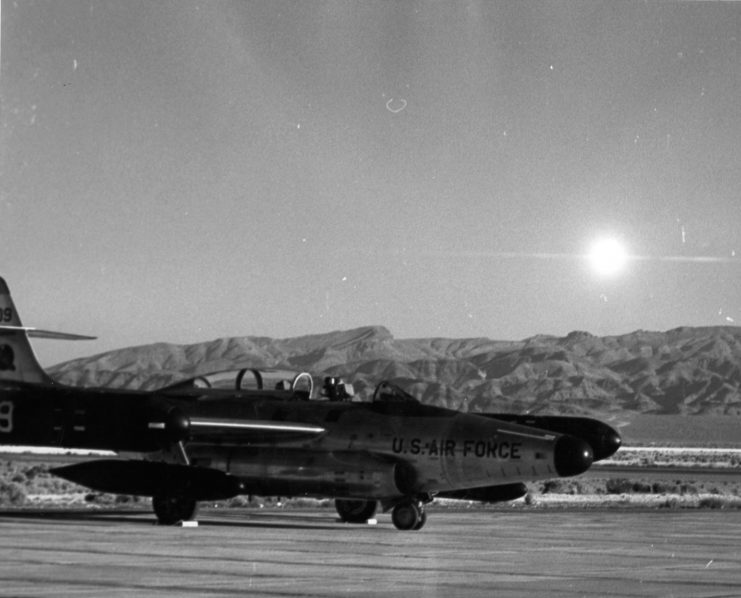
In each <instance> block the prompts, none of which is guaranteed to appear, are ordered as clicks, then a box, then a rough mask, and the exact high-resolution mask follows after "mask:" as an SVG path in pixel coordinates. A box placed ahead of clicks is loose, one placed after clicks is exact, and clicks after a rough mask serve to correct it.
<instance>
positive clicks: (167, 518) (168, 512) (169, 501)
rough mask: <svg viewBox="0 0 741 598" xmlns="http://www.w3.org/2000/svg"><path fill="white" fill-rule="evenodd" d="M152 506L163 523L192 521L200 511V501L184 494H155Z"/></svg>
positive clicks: (172, 523)
mask: <svg viewBox="0 0 741 598" xmlns="http://www.w3.org/2000/svg"><path fill="white" fill-rule="evenodd" d="M152 508H153V509H154V514H155V515H156V516H157V521H158V522H159V523H160V524H161V525H175V524H176V523H180V522H181V521H192V520H193V519H195V517H196V513H197V512H198V502H197V501H195V500H194V499H192V498H185V497H182V496H154V497H152Z"/></svg>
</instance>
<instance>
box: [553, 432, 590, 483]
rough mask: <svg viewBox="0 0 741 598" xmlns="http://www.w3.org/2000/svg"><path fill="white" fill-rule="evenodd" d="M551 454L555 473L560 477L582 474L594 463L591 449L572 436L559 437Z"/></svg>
mask: <svg viewBox="0 0 741 598" xmlns="http://www.w3.org/2000/svg"><path fill="white" fill-rule="evenodd" d="M553 453H554V455H553V462H554V464H555V466H556V472H557V473H558V475H559V476H561V477H567V476H572V475H578V474H580V473H583V472H585V471H586V470H587V469H589V467H590V465H592V462H593V461H594V454H593V453H592V447H591V446H589V444H587V443H586V442H584V441H583V440H579V439H578V438H574V437H573V436H561V438H559V439H558V440H557V441H556V448H555V450H554V452H553Z"/></svg>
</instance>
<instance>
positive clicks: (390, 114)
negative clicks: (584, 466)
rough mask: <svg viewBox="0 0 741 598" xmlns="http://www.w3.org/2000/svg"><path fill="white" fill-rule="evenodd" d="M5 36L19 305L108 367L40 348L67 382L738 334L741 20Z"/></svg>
mask: <svg viewBox="0 0 741 598" xmlns="http://www.w3.org/2000/svg"><path fill="white" fill-rule="evenodd" d="M1 18H2V38H1V43H2V49H1V50H2V52H1V56H0V58H1V61H2V72H1V74H0V93H1V94H2V97H1V99H2V138H0V142H1V146H0V151H1V152H2V153H1V154H0V160H1V163H2V171H1V173H0V177H1V182H0V261H1V263H2V266H1V267H0V275H2V276H4V277H5V278H6V280H7V282H8V284H9V285H10V288H11V290H12V292H13V296H14V299H15V302H16V305H17V306H18V308H19V310H20V313H21V316H22V318H23V320H24V324H26V325H32V326H37V327H39V328H51V329H53V330H62V331H66V332H76V333H82V334H85V333H89V334H95V335H98V336H99V337H100V340H99V341H95V342H90V343H77V344H72V343H60V342H55V341H36V342H35V346H36V347H37V351H38V353H39V355H40V357H41V359H42V362H44V363H45V364H46V365H51V364H52V363H55V362H58V361H62V360H64V359H67V358H71V357H74V356H79V355H86V354H92V353H97V352H101V351H104V350H108V349H114V348H120V347H124V346H130V345H137V344H145V343H151V342H156V341H168V342H177V343H191V342H199V341H206V340H211V339H213V338H217V337H221V336H241V335H266V336H272V337H289V336H296V335H303V334H312V333H319V332H327V331H331V330H338V329H347V328H353V327H357V326H363V325H369V324H380V325H384V326H386V327H387V328H389V330H391V332H392V333H393V334H394V335H395V336H396V337H397V338H408V337H433V336H446V337H472V336H486V337H490V338H494V339H503V340H504V339H521V338H525V337H528V336H532V335H535V334H540V333H543V334H557V335H562V334H566V333H568V332H569V331H571V330H586V331H589V332H592V333H594V334H600V335H602V334H619V333H625V332H630V331H633V330H636V329H639V328H642V329H650V330H666V329H669V328H673V327H676V326H681V325H687V326H698V325H728V324H733V323H739V322H741V261H740V260H741V168H739V157H740V156H741V151H740V147H741V101H739V98H741V41H740V40H739V35H741V3H717V2H701V3H697V4H695V3H687V2H684V3H678V4H675V3H666V2H648V3H644V2H632V3H631V2H606V3H599V2H557V1H549V2H509V1H507V2H505V1H501V2H490V1H489V0H480V1H478V0H469V1H460V2H413V1H409V2H388V1H385V0H377V1H373V0H363V1H362V2H361V1H357V2H352V1H348V0H336V1H321V2H320V1H316V2H311V1H306V2H297V1H291V2H282V1H271V2H262V1H238V2H237V1H235V2H220V1H209V2H195V1H187V0H186V1H183V0H178V1H177V2H175V1H171V2H166V1H161V2H150V1H141V2H136V1H126V2H122V1H98V0H87V1H84V2H82V1H74V0H67V1H65V2H57V1H51V0H50V1H45V2H41V1H29V0H24V1H22V2H20V1H19V2H12V1H6V0H2V14H1ZM605 239H612V241H605ZM604 242H607V243H613V245H615V244H617V245H618V250H617V251H618V252H619V251H620V250H622V252H623V257H624V254H625V253H627V255H628V258H627V261H626V260H623V261H625V263H622V264H621V267H620V268H612V269H611V271H610V273H611V275H609V276H608V275H606V274H605V272H603V271H602V270H601V269H600V268H598V267H595V259H590V256H588V255H587V254H588V252H590V251H591V249H590V247H594V246H595V245H594V244H595V243H598V244H599V243H604ZM620 248H622V249H620ZM737 254H739V255H738V256H737ZM592 257H593V256H592ZM699 258H703V259H699ZM707 258H710V259H707ZM621 259H622V258H621Z"/></svg>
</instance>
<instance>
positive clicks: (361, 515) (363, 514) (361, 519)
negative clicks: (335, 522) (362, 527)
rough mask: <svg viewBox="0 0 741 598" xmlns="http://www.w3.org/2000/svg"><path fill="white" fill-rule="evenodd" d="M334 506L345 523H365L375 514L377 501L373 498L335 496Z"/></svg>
mask: <svg viewBox="0 0 741 598" xmlns="http://www.w3.org/2000/svg"><path fill="white" fill-rule="evenodd" d="M334 506H335V509H337V513H338V514H339V516H340V519H342V521H345V522H347V523H365V522H366V521H368V519H372V518H373V515H375V514H376V507H377V506H378V502H376V501H375V500H350V499H342V498H337V499H335V501H334Z"/></svg>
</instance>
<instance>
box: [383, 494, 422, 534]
mask: <svg viewBox="0 0 741 598" xmlns="http://www.w3.org/2000/svg"><path fill="white" fill-rule="evenodd" d="M391 521H393V522H394V525H395V526H396V529H401V530H418V529H422V526H423V525H424V524H425V522H426V521H427V514H426V513H425V508H424V506H423V505H422V503H421V502H420V501H418V500H405V501H404V502H400V503H399V504H397V505H396V506H395V507H394V508H393V510H392V511H391Z"/></svg>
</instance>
